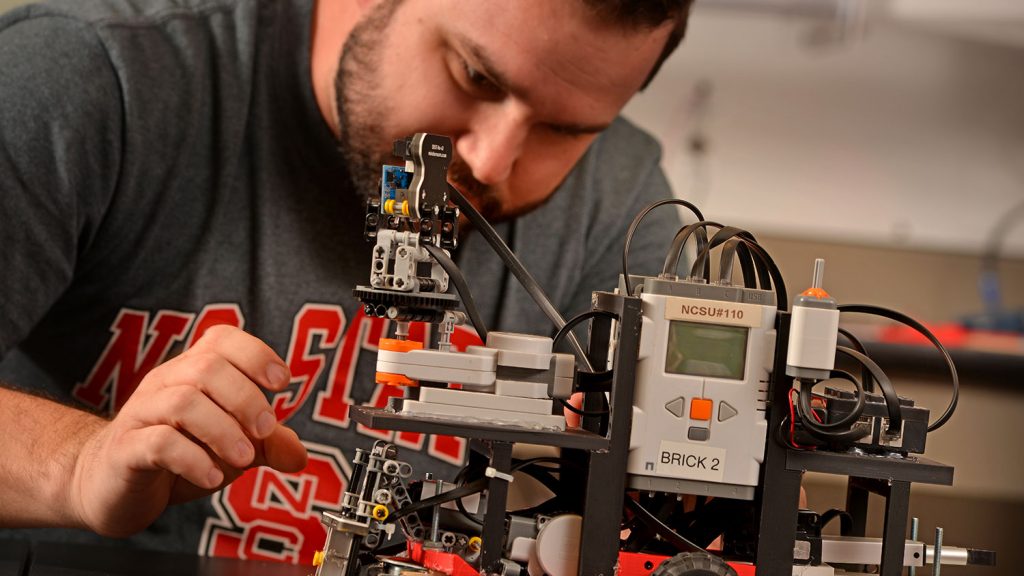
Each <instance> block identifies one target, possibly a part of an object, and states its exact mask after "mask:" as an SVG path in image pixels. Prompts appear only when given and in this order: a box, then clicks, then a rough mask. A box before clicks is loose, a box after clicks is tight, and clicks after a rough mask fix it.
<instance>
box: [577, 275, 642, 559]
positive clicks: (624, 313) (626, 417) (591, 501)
mask: <svg viewBox="0 0 1024 576" xmlns="http://www.w3.org/2000/svg"><path fill="white" fill-rule="evenodd" d="M604 296H605V297H609V298H611V297H613V296H612V295H610V294H604ZM614 298H616V299H618V300H620V301H621V307H620V308H619V310H618V313H619V339H618V346H617V347H616V349H615V356H614V361H613V369H614V374H613V376H612V389H611V400H610V402H609V406H610V407H609V409H610V413H609V425H608V438H609V448H608V451H607V452H594V453H591V455H590V466H589V467H588V469H587V485H586V497H585V498H586V500H585V502H584V507H583V527H582V533H581V535H580V562H579V571H578V574H579V576H612V574H614V571H615V564H616V563H617V561H618V555H619V526H620V521H621V519H622V505H623V498H624V493H625V490H626V461H627V458H628V456H629V436H630V433H631V431H632V424H633V387H634V385H635V383H636V362H637V355H638V354H639V352H640V328H641V326H642V324H643V322H642V320H643V317H642V312H641V304H642V303H641V301H640V299H639V298H636V297H626V296H614Z"/></svg>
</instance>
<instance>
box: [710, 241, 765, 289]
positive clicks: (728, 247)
mask: <svg viewBox="0 0 1024 576" xmlns="http://www.w3.org/2000/svg"><path fill="white" fill-rule="evenodd" d="M736 258H739V261H740V271H741V272H742V274H743V287H744V288H757V279H756V278H755V277H754V257H753V256H752V255H751V254H750V249H749V248H747V245H746V244H744V243H743V241H742V240H740V239H739V238H730V239H729V240H728V241H727V242H726V243H725V246H723V247H722V254H721V256H720V257H719V260H718V282H719V284H722V285H726V286H728V285H731V284H732V268H733V266H732V264H733V261H734V260H736Z"/></svg>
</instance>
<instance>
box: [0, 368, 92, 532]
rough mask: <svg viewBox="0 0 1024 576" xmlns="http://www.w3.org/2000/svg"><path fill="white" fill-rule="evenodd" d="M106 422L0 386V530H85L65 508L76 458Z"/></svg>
mask: <svg viewBox="0 0 1024 576" xmlns="http://www.w3.org/2000/svg"><path fill="white" fill-rule="evenodd" d="M104 423H105V420H103V419H102V418H100V417H98V416H94V415H92V414H89V413H87V412H83V411H80V410H75V409H74V408H69V407H67V406H63V405H61V404H58V403H56V402H52V401H50V400H46V399H44V398H39V397H36V396H32V395H30V394H26V393H23V392H18V391H15V390H10V389H7V388H3V387H0V526H2V527H36V526H65V527H77V528H81V527H83V526H82V525H81V521H80V519H79V518H77V516H76V514H75V513H74V511H73V507H72V506H70V505H69V494H68V490H69V486H70V483H71V482H70V480H71V477H72V474H73V472H74V467H75V462H76V460H77V457H78V454H79V452H80V450H81V448H82V446H83V445H84V444H85V442H86V440H87V439H89V438H90V437H91V436H92V435H94V434H95V433H96V432H97V431H98V430H99V429H100V428H102V427H103V425H104Z"/></svg>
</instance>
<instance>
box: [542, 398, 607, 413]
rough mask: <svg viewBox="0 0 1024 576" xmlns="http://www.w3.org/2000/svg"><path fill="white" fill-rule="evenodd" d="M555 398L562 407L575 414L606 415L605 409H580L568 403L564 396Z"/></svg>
mask: <svg viewBox="0 0 1024 576" xmlns="http://www.w3.org/2000/svg"><path fill="white" fill-rule="evenodd" d="M555 400H558V403H559V404H561V405H562V407H563V408H565V409H566V410H568V411H569V412H572V413H573V414H576V415H578V416H607V415H608V411H607V410H602V411H600V412H593V411H587V410H580V409H579V408H577V407H575V406H573V405H572V404H569V402H567V401H566V400H565V399H564V398H555Z"/></svg>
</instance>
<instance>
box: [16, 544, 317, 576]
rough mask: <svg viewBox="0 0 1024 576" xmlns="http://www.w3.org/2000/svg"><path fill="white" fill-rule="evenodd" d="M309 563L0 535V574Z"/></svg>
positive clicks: (233, 575)
mask: <svg viewBox="0 0 1024 576" xmlns="http://www.w3.org/2000/svg"><path fill="white" fill-rule="evenodd" d="M313 572H314V568H313V567H312V566H295V565H292V564H279V563H274V562H256V561H251V560H245V561H243V560H235V559H230V558H207V557H204V556H196V555H193V554H180V553H172V552H158V551H149V550H136V549H131V548H113V547H106V546H90V545H85V544H70V543H46V542H32V543H28V542H21V541H3V540H0V576H100V575H104V576H106V575H109V576H144V575H146V576H148V575H155V576H163V575H167V576H171V575H183V576H188V575H196V576H309V575H311V574H313Z"/></svg>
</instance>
